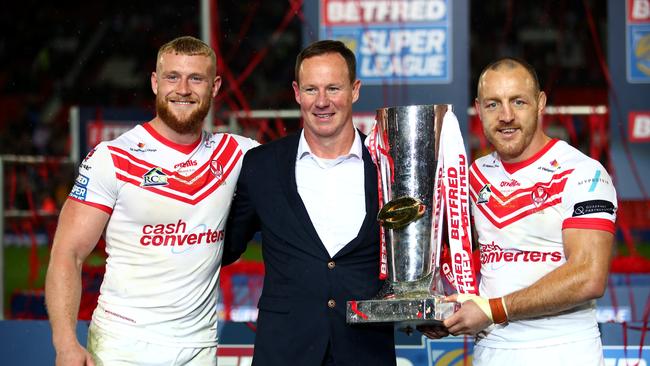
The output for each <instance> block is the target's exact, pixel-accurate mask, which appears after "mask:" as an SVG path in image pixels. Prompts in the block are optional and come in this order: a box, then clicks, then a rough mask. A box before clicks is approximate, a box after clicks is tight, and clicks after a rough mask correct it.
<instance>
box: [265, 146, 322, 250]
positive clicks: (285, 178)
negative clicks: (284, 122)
mask: <svg viewBox="0 0 650 366" xmlns="http://www.w3.org/2000/svg"><path fill="white" fill-rule="evenodd" d="M299 141H300V133H298V134H296V135H293V136H292V137H290V138H287V141H286V143H285V144H282V146H281V149H279V151H278V160H277V163H278V166H279V171H280V178H279V179H280V185H281V186H282V189H283V190H284V193H285V195H286V197H287V201H288V202H289V207H290V208H291V209H292V210H293V213H294V214H295V216H296V218H297V219H298V221H299V222H298V226H300V227H301V228H303V229H304V230H305V232H306V233H307V235H308V236H309V238H310V239H311V240H310V242H313V243H317V244H318V247H320V250H321V251H322V253H324V254H325V255H327V256H328V257H329V254H327V250H326V249H325V245H324V244H323V243H322V242H321V240H320V237H319V236H318V233H317V232H316V229H315V228H314V224H313V223H312V222H311V219H310V218H309V213H308V212H307V208H306V207H305V204H304V203H303V202H302V199H301V198H300V194H299V193H298V186H297V185H296V155H297V154H298V142H299Z"/></svg>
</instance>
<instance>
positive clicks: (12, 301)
mask: <svg viewBox="0 0 650 366" xmlns="http://www.w3.org/2000/svg"><path fill="white" fill-rule="evenodd" d="M450 1H451V0H450ZM448 2H449V1H448ZM315 3H316V1H312V2H308V1H305V3H304V4H303V2H302V1H296V0H293V1H292V0H288V1H279V0H278V1H262V0H257V1H256V0H248V1H224V0H213V1H206V2H203V4H204V6H205V4H207V7H208V10H207V11H208V12H209V14H211V20H210V21H208V22H206V20H205V18H202V17H201V14H202V2H200V1H188V2H186V3H183V4H180V3H178V2H170V1H158V2H149V1H143V2H123V1H113V2H108V1H98V2H96V3H93V4H92V5H91V4H83V5H82V4H79V3H75V2H61V3H40V2H36V1H33V0H28V1H23V2H21V3H20V4H16V3H14V4H11V5H9V6H8V7H7V8H6V11H3V12H2V14H0V29H2V32H1V33H0V34H2V36H0V65H1V66H0V131H1V133H0V154H2V155H1V159H0V168H1V169H0V170H1V173H2V175H1V178H0V179H1V181H2V187H3V195H2V200H0V202H1V203H2V205H1V206H0V207H1V208H2V213H3V214H2V217H0V220H2V224H1V225H0V229H1V230H0V236H1V237H2V239H1V240H0V243H2V247H0V252H1V253H2V254H1V256H0V258H1V259H2V267H1V268H2V284H3V286H2V287H3V293H2V300H3V301H2V305H3V314H2V315H3V318H4V321H0V335H2V339H5V336H7V337H10V338H11V339H12V341H11V342H9V343H8V345H5V346H4V348H6V351H7V353H6V354H8V355H9V357H11V355H12V354H20V352H22V350H26V349H30V348H29V347H30V346H33V344H34V343H35V339H41V340H42V343H43V344H42V345H41V346H43V347H44V350H43V351H42V352H40V353H41V355H40V356H38V355H36V356H34V357H44V358H37V359H45V360H48V361H47V362H49V359H48V358H47V357H48V356H49V357H51V354H52V350H51V345H50V344H49V342H50V339H49V330H48V328H47V324H46V322H45V321H44V319H46V318H47V315H46V313H45V309H44V306H43V297H42V295H43V292H42V288H43V276H44V273H45V269H46V265H47V261H48V250H49V244H51V238H52V233H53V231H54V229H55V225H56V217H57V212H58V209H59V208H60V207H61V204H62V203H63V201H64V200H65V197H66V195H67V193H68V192H69V189H70V187H71V185H72V182H73V180H74V176H75V170H76V169H75V161H78V157H79V155H83V154H85V151H83V150H84V149H85V148H86V146H85V145H83V144H88V143H90V142H92V141H93V139H101V138H105V137H110V136H111V135H112V134H115V133H118V132H119V131H121V128H123V127H122V126H121V125H120V123H118V121H120V120H122V121H124V120H126V121H127V122H128V123H137V122H138V121H146V120H148V118H149V116H151V115H152V113H153V112H152V110H153V101H154V96H153V94H152V92H151V90H150V86H149V73H150V72H151V71H152V70H153V69H154V66H155V54H156V52H157V49H158V47H159V46H160V45H161V44H163V43H164V42H166V41H168V40H169V39H171V38H173V37H176V36H178V35H181V34H190V35H195V36H197V37H202V38H206V36H205V34H206V33H205V32H206V28H205V26H206V24H208V27H207V29H208V33H209V37H211V43H212V44H213V45H214V46H215V47H216V49H217V50H218V54H219V56H220V60H221V61H222V63H221V64H220V69H221V70H222V75H223V76H224V86H223V87H222V90H221V92H220V93H219V96H218V97H217V98H216V100H215V106H214V108H213V115H212V117H213V122H212V124H213V126H214V128H216V129H221V130H229V131H232V130H236V132H238V133H242V134H246V135H249V136H251V137H254V138H256V139H258V140H260V141H261V142H265V141H269V140H272V139H275V138H278V137H280V136H283V135H284V134H286V133H288V132H291V131H294V130H296V129H297V128H299V126H300V122H299V120H298V119H297V118H296V116H297V114H296V109H297V105H296V104H295V101H294V99H293V94H292V90H291V88H290V82H291V81H292V80H293V61H294V59H295V55H296V54H297V53H298V52H299V51H300V49H301V48H302V46H303V45H304V44H306V43H308V42H310V41H313V40H315V39H316V38H317V37H318V35H319V29H318V24H314V21H313V19H310V16H309V14H306V13H309V12H310V11H313V9H314V4H315ZM452 3H453V4H454V5H457V9H456V10H462V11H464V12H466V14H467V18H466V19H465V22H466V25H467V29H468V35H467V38H468V42H467V46H468V47H467V50H466V52H467V56H466V57H467V60H466V62H467V75H465V78H466V80H464V81H465V82H464V89H466V93H467V98H466V99H467V100H468V103H467V107H469V101H470V100H471V98H473V97H474V93H475V92H474V90H475V84H476V79H477V77H478V73H479V72H480V69H481V68H482V67H483V66H484V65H486V64H487V63H488V62H490V61H491V60H493V59H495V58H496V57H499V56H504V55H514V56H518V57H522V58H524V59H526V60H528V61H529V62H531V63H532V64H533V66H535V68H536V69H537V70H538V73H539V77H540V82H541V84H542V86H543V88H544V90H545V91H546V92H547V94H548V95H549V105H551V106H553V107H554V108H555V109H551V111H552V112H553V114H551V115H549V116H548V118H546V119H545V121H544V123H545V126H546V128H547V131H549V133H550V134H552V135H554V136H557V137H560V138H563V139H565V140H567V141H570V142H571V143H573V144H574V145H576V146H577V147H579V148H580V149H581V150H583V151H584V152H585V153H587V154H588V155H591V156H593V157H595V158H597V159H599V160H601V161H602V162H603V164H604V165H605V166H606V167H607V168H608V169H609V170H610V171H612V172H613V174H614V176H615V179H616V180H617V184H620V182H621V181H626V182H628V181H633V182H634V181H635V182H637V183H638V184H637V186H638V187H637V189H638V193H636V192H635V193H634V194H631V193H630V194H625V193H624V194H623V195H622V196H623V197H624V199H622V201H621V203H620V204H621V211H620V215H619V222H618V232H617V250H616V257H615V258H614V263H613V274H612V279H611V281H610V287H609V288H608V292H607V294H606V295H605V297H604V298H603V300H602V301H600V302H599V310H601V311H600V312H599V314H600V316H601V320H602V321H603V323H602V325H601V329H602V330H603V335H604V341H605V344H611V345H612V346H614V347H619V349H618V350H619V351H616V352H613V353H612V355H614V356H612V357H613V358H615V359H616V360H617V361H616V362H623V361H624V359H629V360H630V363H629V364H634V363H635V362H633V361H634V360H635V359H639V358H642V360H641V361H642V362H645V364H647V363H648V362H650V356H648V352H650V351H649V350H648V348H647V346H646V347H644V349H641V348H640V346H641V345H647V344H648V337H647V333H648V330H647V329H648V315H649V313H650V308H649V303H650V302H649V299H650V294H649V288H650V275H649V273H650V266H649V265H648V259H647V258H648V257H650V208H649V206H650V205H649V201H648V197H647V193H646V192H647V191H646V190H647V182H648V178H649V177H648V174H647V173H644V172H645V171H647V166H646V167H645V168H644V167H643V166H644V164H647V160H645V159H641V164H639V163H636V164H634V163H632V164H630V165H631V166H632V168H631V170H630V171H631V173H630V174H628V173H624V174H623V175H621V176H617V175H616V164H615V160H616V159H613V158H612V155H613V154H612V152H611V146H612V145H616V142H615V141H614V139H613V138H612V135H615V134H616V133H613V132H612V131H616V130H617V128H618V127H620V126H621V125H624V127H626V128H628V129H629V125H627V123H628V117H627V115H624V116H623V117H620V115H619V114H617V113H610V111H611V110H613V109H611V108H609V107H612V106H611V104H613V103H620V101H617V100H614V101H612V100H613V96H616V95H618V94H617V93H619V94H620V95H622V97H621V98H624V97H625V95H626V94H625V93H626V90H625V88H626V86H625V85H623V87H618V88H617V82H616V80H612V79H613V78H612V75H611V74H612V73H613V71H614V70H612V68H613V66H612V65H613V64H615V60H612V57H611V55H609V54H608V50H609V49H611V48H612V47H614V46H615V45H614V44H612V42H611V41H610V36H611V34H612V32H613V31H614V29H612V19H611V18H612V13H613V12H620V11H621V10H620V8H621V7H623V8H625V7H626V6H627V7H628V8H629V7H631V6H635V4H636V6H642V7H643V6H648V7H650V5H647V1H639V0H637V1H634V0H626V1H625V2H624V1H620V2H619V1H616V2H615V1H614V0H610V1H608V2H606V1H603V0H601V1H597V0H565V1H561V0H554V1H551V0H546V1H514V0H507V1H496V0H489V1H485V0H484V1H478V0H462V1H455V2H454V1H452ZM459 4H460V5H459ZM613 4H614V5H613ZM638 4H641V5H638ZM643 4H646V5H643ZM461 7H463V8H464V10H463V9H460V8H461ZM613 8H616V9H613ZM203 9H205V8H203ZM310 9H312V10H310ZM204 14H205V13H204ZM312 18H313V17H312ZM647 22H648V21H647V18H646V23H647ZM621 27H622V26H621ZM644 29H645V28H644ZM618 32H621V30H618ZM623 32H624V31H623ZM620 42H623V40H622V39H621V40H620ZM648 47H650V46H648ZM632 52H633V53H634V50H632ZM639 54H640V56H639V58H640V59H641V61H644V60H645V62H650V60H648V57H650V56H649V54H650V53H648V52H646V53H643V52H639ZM620 57H621V58H624V57H625V55H621V56H620ZM617 62H619V63H618V65H620V61H617ZM649 77H650V75H649ZM614 79H615V77H614ZM648 83H650V82H648V81H646V82H645V84H648ZM642 84H643V83H642ZM434 86H435V85H434ZM425 87H426V86H425ZM374 88H376V89H377V88H378V89H379V90H381V92H380V95H381V96H382V98H381V99H380V100H375V101H374V103H375V108H379V107H382V106H387V105H391V104H392V105H395V104H409V100H410V98H409V97H410V96H409V95H408V94H409V91H408V89H407V88H405V87H403V86H399V85H398V86H395V85H392V84H391V83H385V84H383V85H376V86H374ZM365 90H366V89H365V88H362V95H363V93H364V91H365ZM643 90H644V91H645V92H647V93H648V94H645V101H646V102H645V104H644V107H645V109H644V110H642V111H641V112H645V113H646V114H645V115H646V116H648V115H650V112H649V111H650V96H649V95H650V89H648V87H647V85H646V86H645V89H643ZM436 102H437V101H436V100H432V101H431V103H436ZM561 106H574V107H575V106H587V108H586V109H582V110H580V109H571V110H567V109H566V108H564V109H563V108H558V107H561ZM456 107H457V106H456ZM596 107H599V108H596ZM464 108H465V106H462V107H461V108H458V107H457V114H459V112H458V111H459V110H460V111H464V110H465V109H464ZM620 109H624V108H620ZM567 111H568V112H567ZM569 112H570V113H569ZM251 116H253V117H251ZM368 116H370V119H372V114H366V115H365V116H364V115H360V118H361V119H364V118H365V121H366V123H367V118H368ZM459 118H461V117H460V116H459ZM462 119H463V120H464V121H463V122H464V128H465V131H466V133H467V134H466V138H465V139H466V143H467V145H468V149H469V150H470V152H471V154H472V155H473V156H474V157H476V156H478V155H479V154H482V153H484V152H485V151H486V149H487V148H488V147H487V146H486V145H485V141H484V139H483V138H482V136H481V134H480V129H477V127H480V125H478V124H477V122H478V121H477V119H476V117H473V116H472V115H471V113H468V115H467V116H462ZM71 121H77V122H78V123H81V124H83V123H86V124H88V125H83V126H84V127H85V128H81V127H80V126H78V125H76V124H74V123H71ZM648 128H649V129H650V127H648ZM80 131H81V132H80ZM89 131H90V132H89ZM627 132H629V131H627V130H626V132H624V133H620V135H621V140H624V141H623V143H622V145H621V147H619V149H620V150H622V151H623V152H624V154H622V155H623V159H626V158H630V160H634V159H633V158H631V157H629V156H628V157H626V154H625V152H626V151H630V153H629V154H634V153H637V152H638V151H639V150H640V151H641V154H642V155H643V154H645V155H644V156H647V154H648V139H650V136H645V137H644V136H641V137H638V136H637V137H635V136H632V135H629V134H628V133H627ZM77 133H81V134H82V135H83V136H82V137H83V138H81V140H82V141H81V142H82V145H83V146H84V147H79V149H80V150H81V151H75V149H76V148H77V147H76V145H77V144H76V143H75V142H76V141H77V142H78V141H79V140H76V137H75V134H77ZM644 138H645V140H644ZM629 146H632V148H629ZM644 162H645V163H644ZM635 165H636V166H637V168H635ZM639 165H640V167H639ZM644 169H646V170H644ZM639 182H640V183H639ZM644 182H645V183H644ZM620 194H621V192H620V186H619V195H620ZM245 259H247V261H244V262H241V263H238V264H236V265H233V266H231V267H227V268H226V269H225V270H224V276H223V279H222V288H223V290H224V298H225V302H224V303H223V305H222V308H221V309H220V312H221V316H222V317H223V318H224V319H228V322H224V324H225V325H224V326H223V327H222V342H223V343H225V344H228V343H229V344H237V345H242V344H243V345H246V344H249V343H250V342H251V340H252V337H254V323H252V322H248V321H251V320H254V317H255V302H256V296H259V286H260V284H261V281H260V278H261V273H262V271H263V267H262V266H261V265H260V264H259V259H260V254H259V245H258V244H257V243H253V244H252V245H251V246H250V249H249V251H248V252H247V253H246V254H245ZM102 264H103V252H102V246H101V245H99V246H98V248H97V250H96V251H95V252H94V253H93V255H92V256H91V258H89V260H88V263H87V264H86V265H85V267H84V268H85V271H84V290H85V292H84V299H83V304H82V311H81V312H80V319H88V318H89V316H90V311H91V310H92V307H93V306H94V300H95V297H96V295H97V290H98V284H99V283H100V281H101V276H102V271H103V269H102ZM232 320H236V321H235V322H231V321H232ZM85 324H86V323H84V322H81V323H80V332H81V334H82V335H83V334H84V329H83V326H84V325H85ZM21 335H22V336H21ZM23 336H24V337H23ZM399 343H400V344H402V345H403V346H404V347H402V348H401V351H399V352H398V356H399V355H400V352H402V356H403V357H402V358H401V362H402V364H403V365H408V364H413V365H416V364H418V365H419V364H428V363H431V364H441V365H442V364H449V365H452V364H463V363H464V362H466V361H469V358H470V357H471V344H469V342H467V340H465V339H462V338H461V339H452V340H450V341H449V342H439V343H436V344H432V343H431V342H428V341H426V340H424V339H421V338H420V337H419V336H412V337H405V336H403V334H399ZM39 348H40V347H39ZM222 352H225V353H224V355H225V356H227V358H224V362H226V364H228V362H233V363H232V364H233V365H235V364H240V363H239V362H241V364H242V365H243V364H245V363H246V362H247V360H248V359H247V358H246V357H247V355H249V353H250V348H249V347H248V346H244V347H240V348H237V347H232V348H228V347H224V350H223V351H222ZM409 352H411V353H412V354H409ZM2 353H3V354H5V349H3V352H2ZM228 357H229V358H228ZM9 359H11V358H9ZM17 360H20V362H22V363H16V364H40V363H30V362H31V361H29V358H25V355H24V354H23V356H22V358H18V359H17ZM16 362H18V361H16ZM407 362H410V363H407ZM12 364H13V363H12ZM615 364H618V363H615ZM621 364H625V363H621ZM640 364H641V363H640Z"/></svg>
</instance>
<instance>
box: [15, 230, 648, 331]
mask: <svg viewBox="0 0 650 366" xmlns="http://www.w3.org/2000/svg"><path fill="white" fill-rule="evenodd" d="M617 250H618V254H620V255H626V254H627V248H626V247H625V245H623V244H619V245H618V247H617ZM637 250H638V251H639V254H641V255H642V256H644V257H646V258H650V242H648V243H640V244H637ZM29 253H30V248H29V247H23V246H7V247H5V251H4V262H5V273H4V278H5V288H4V309H5V319H7V318H8V315H9V310H10V309H9V304H10V303H9V301H10V300H11V294H13V293H14V291H16V290H41V289H43V287H44V285H45V272H46V271H47V263H48V261H49V258H50V253H49V247H45V246H40V247H38V250H37V253H38V262H39V270H38V277H37V279H36V281H34V284H33V286H31V287H30V284H29ZM242 258H243V259H246V260H252V261H261V260H262V247H261V245H260V244H259V243H258V242H251V243H250V244H249V245H248V249H247V250H246V252H245V253H244V254H243V255H242ZM103 261H104V259H103V257H102V256H101V255H99V254H93V255H91V256H90V257H89V258H88V260H87V262H86V263H88V264H90V265H96V266H99V265H102V264H103Z"/></svg>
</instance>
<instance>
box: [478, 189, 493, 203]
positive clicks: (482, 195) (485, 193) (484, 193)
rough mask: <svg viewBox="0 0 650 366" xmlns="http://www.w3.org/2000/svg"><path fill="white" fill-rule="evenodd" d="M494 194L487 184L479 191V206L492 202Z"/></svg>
mask: <svg viewBox="0 0 650 366" xmlns="http://www.w3.org/2000/svg"><path fill="white" fill-rule="evenodd" d="M491 194H492V189H490V184H486V185H484V186H483V188H481V190H480V191H478V198H477V200H476V203H477V204H481V203H488V202H489V201H490V195H491Z"/></svg>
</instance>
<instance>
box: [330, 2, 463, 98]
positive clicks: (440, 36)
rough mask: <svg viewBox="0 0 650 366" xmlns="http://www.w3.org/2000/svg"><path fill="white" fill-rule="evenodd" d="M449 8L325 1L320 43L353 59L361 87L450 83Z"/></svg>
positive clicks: (437, 4) (439, 4)
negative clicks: (330, 42) (333, 44)
mask: <svg viewBox="0 0 650 366" xmlns="http://www.w3.org/2000/svg"><path fill="white" fill-rule="evenodd" d="M451 6H452V2H451V1H448V0H431V1H421V0H412V1H395V2H388V1H380V0H377V1H373V0H370V1H346V0H323V1H322V2H321V7H322V8H321V11H320V38H321V39H338V40H340V41H342V42H344V43H345V44H346V45H347V46H348V47H349V48H350V49H351V50H352V51H353V52H354V53H355V54H356V56H357V70H356V71H357V77H358V78H359V79H361V80H362V82H363V83H364V84H365V85H382V84H435V83H449V82H450V81H451V79H452V72H451V65H452V64H453V62H452V52H451V48H452V42H451V36H452V32H451V25H452V18H451Z"/></svg>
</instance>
